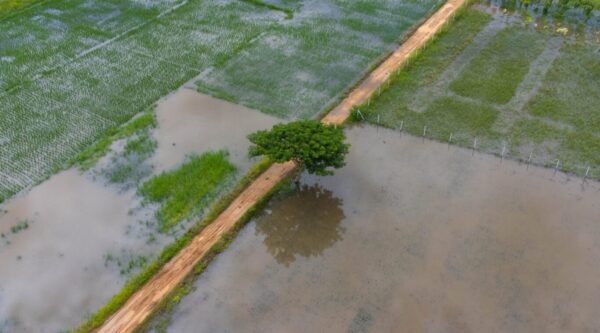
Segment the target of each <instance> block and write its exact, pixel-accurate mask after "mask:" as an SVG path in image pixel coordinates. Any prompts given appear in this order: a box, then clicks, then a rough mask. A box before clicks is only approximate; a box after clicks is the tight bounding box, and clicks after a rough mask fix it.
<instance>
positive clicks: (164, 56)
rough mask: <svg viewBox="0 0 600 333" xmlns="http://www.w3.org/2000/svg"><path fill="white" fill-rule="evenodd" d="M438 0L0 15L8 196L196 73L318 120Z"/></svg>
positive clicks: (204, 83)
mask: <svg viewBox="0 0 600 333" xmlns="http://www.w3.org/2000/svg"><path fill="white" fill-rule="evenodd" d="M434 4H435V3H434V1H429V2H427V1H425V2H423V1H419V2H417V1H416V0H411V1H406V2H394V3H392V2H387V1H386V2H371V1H353V2H346V1H333V0H331V1H314V2H310V1H308V2H301V3H300V2H298V1H289V0H286V1H281V5H285V6H291V7H290V8H293V9H294V10H296V13H295V15H294V16H293V18H292V19H286V18H285V15H284V14H283V13H282V12H280V11H276V10H270V9H269V8H266V7H264V6H256V5H254V4H252V3H249V2H244V1H237V0H219V1H196V0H189V1H184V0H174V1H168V0H164V1H160V0H156V1H138V0H129V1H122V0H108V1H97V0H67V1H59V0H51V1H48V2H44V3H42V4H40V5H37V6H33V7H31V8H29V9H26V10H24V11H22V12H21V13H20V14H19V15H16V16H11V17H7V18H5V19H0V30H1V31H3V34H2V35H1V36H0V73H2V74H1V75H0V100H1V102H2V104H1V105H0V111H1V115H0V130H1V132H0V149H1V154H0V155H2V157H0V170H1V171H0V196H2V197H4V198H6V197H9V196H11V195H12V194H14V193H16V192H18V191H19V190H21V189H23V188H26V187H28V186H31V185H34V184H36V183H37V182H39V181H41V180H42V179H44V178H45V177H47V176H48V175H49V174H50V173H51V172H53V171H55V170H56V169H57V168H60V167H61V166H64V165H65V162H66V161H69V160H71V159H72V158H73V157H74V156H75V155H76V154H77V153H78V152H79V151H80V150H81V149H82V148H84V147H85V146H87V145H89V144H91V143H92V142H94V141H95V140H97V139H99V138H100V137H101V136H102V135H103V133H105V131H106V130H107V129H109V128H112V127H115V126H118V125H120V124H122V123H124V122H125V121H127V120H129V119H130V118H131V117H132V116H133V115H135V114H136V113H138V112H140V111H142V110H145V109H147V108H148V107H149V106H150V105H151V104H153V103H155V102H156V101H157V100H158V99H160V98H161V97H162V96H165V95H167V94H168V93H169V92H171V91H173V90H175V89H177V88H178V87H180V86H181V85H182V84H184V83H185V82H188V81H189V80H191V79H193V78H197V79H196V81H197V83H198V85H199V87H200V89H201V90H204V91H209V92H211V93H213V94H214V95H217V96H221V97H226V98H228V99H230V100H235V101H237V102H241V103H244V104H247V105H251V106H253V107H255V108H258V109H260V110H263V111H265V112H270V113H273V114H277V115H279V116H282V117H310V116H312V115H314V114H316V113H317V112H319V111H321V110H322V109H323V108H324V107H325V106H326V105H327V104H328V103H330V102H331V101H333V100H334V99H335V98H336V97H337V96H339V95H340V93H341V92H342V91H343V90H344V89H345V88H346V87H348V85H349V83H351V82H353V81H356V80H357V79H358V78H359V77H360V75H361V74H362V73H363V72H364V71H365V70H366V69H367V67H368V65H369V64H371V63H373V62H374V61H375V60H376V59H377V57H378V56H380V55H381V53H382V52H383V51H384V50H385V49H386V48H390V47H391V46H392V44H393V42H394V41H396V40H397V38H398V36H399V35H400V34H401V32H402V31H404V30H405V29H406V28H408V27H409V26H410V25H411V24H412V23H414V22H415V21H416V20H418V19H419V18H421V17H422V16H423V15H424V14H425V13H426V12H427V11H429V10H431V9H432V7H433V6H434Z"/></svg>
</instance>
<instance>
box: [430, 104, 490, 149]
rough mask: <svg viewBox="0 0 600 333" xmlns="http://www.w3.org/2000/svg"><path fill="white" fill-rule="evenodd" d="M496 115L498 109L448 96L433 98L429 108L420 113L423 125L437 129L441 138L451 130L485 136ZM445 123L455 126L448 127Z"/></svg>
mask: <svg viewBox="0 0 600 333" xmlns="http://www.w3.org/2000/svg"><path fill="white" fill-rule="evenodd" d="M497 117H498V110H496V109H495V108H493V107H491V106H489V105H484V104H474V103H469V102H464V101H459V100H456V99H454V98H450V97H442V98H439V99H437V100H435V101H434V102H433V103H432V104H431V106H430V107H429V109H427V111H425V112H424V113H423V114H422V117H421V118H423V119H422V120H421V122H422V123H423V124H424V126H426V125H427V126H431V127H432V128H435V129H444V130H438V132H437V134H440V135H441V137H440V138H443V139H446V138H447V137H448V135H450V133H452V132H456V133H468V134H469V135H471V136H474V137H482V136H487V135H489V134H490V133H492V125H493V124H494V122H495V121H496V118H497ZM447 124H453V125H455V126H453V127H448V126H447Z"/></svg>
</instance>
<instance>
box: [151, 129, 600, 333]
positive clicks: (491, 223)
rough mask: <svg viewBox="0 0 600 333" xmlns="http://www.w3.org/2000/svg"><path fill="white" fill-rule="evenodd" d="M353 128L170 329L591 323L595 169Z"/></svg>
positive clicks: (521, 327) (537, 327)
mask: <svg viewBox="0 0 600 333" xmlns="http://www.w3.org/2000/svg"><path fill="white" fill-rule="evenodd" d="M347 135H348V139H349V142H350V143H351V145H352V146H351V150H350V153H349V155H348V159H347V162H348V163H347V165H346V167H344V168H343V169H341V170H338V171H337V172H336V174H335V175H334V176H331V177H312V176H306V175H303V177H302V178H301V186H300V190H296V191H291V192H285V191H284V192H283V193H282V194H281V195H279V196H278V197H276V198H274V199H273V200H272V201H271V203H270V205H269V206H268V207H267V208H266V209H265V212H264V213H263V214H262V215H261V216H259V217H257V218H256V219H255V220H254V221H252V222H251V223H249V224H248V225H247V226H246V227H245V228H244V229H243V230H242V231H241V232H240V234H239V235H238V237H237V238H236V240H235V241H234V242H233V243H232V244H231V245H230V246H229V248H228V249H227V250H226V251H225V252H224V253H222V254H220V255H219V256H218V257H217V259H216V260H215V261H213V262H212V263H211V265H210V266H209V267H208V269H207V270H206V271H205V272H204V273H203V274H202V275H201V276H200V278H199V279H198V280H197V281H196V282H195V283H194V284H193V286H192V288H191V289H192V290H193V291H192V292H191V293H190V294H189V295H188V296H186V297H185V298H183V299H182V300H181V302H180V303H179V305H177V306H176V308H175V310H174V312H173V313H172V315H171V318H170V325H169V329H168V330H167V331H168V332H177V333H192V332H193V333H197V332H446V333H447V332H460V333H465V332H592V331H594V330H597V329H598V328H600V318H598V316H597V309H598V308H599V307H600V282H599V281H598V279H597V277H598V275H599V274H600V265H599V263H600V223H599V222H600V220H599V218H600V183H598V182H595V181H589V180H588V181H586V182H585V183H584V182H583V180H582V179H581V178H578V177H572V176H569V175H566V174H563V173H560V172H559V173H556V174H554V171H553V170H551V169H544V168H540V167H529V168H528V167H527V165H526V164H524V163H517V162H515V161H512V160H508V161H507V160H504V161H502V160H501V159H500V158H499V157H496V156H492V155H488V154H474V155H473V154H472V152H471V151H470V150H469V149H465V148H458V147H456V146H448V145H447V144H444V143H439V142H435V141H430V140H425V141H423V140H422V139H421V138H418V137H414V136H410V135H406V134H401V133H399V132H397V131H392V130H388V129H383V128H376V127H373V126H365V127H360V126H354V127H352V128H350V129H348V130H347ZM162 327H164V326H162Z"/></svg>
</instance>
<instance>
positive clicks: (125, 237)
mask: <svg viewBox="0 0 600 333" xmlns="http://www.w3.org/2000/svg"><path fill="white" fill-rule="evenodd" d="M156 117H157V120H158V127H157V128H156V130H155V131H154V133H153V136H154V138H155V139H156V140H157V143H158V147H157V150H156V152H155V154H154V156H153V157H152V158H151V164H152V165H154V174H156V173H158V172H161V171H163V170H167V169H172V168H175V167H177V166H178V165H180V164H181V163H182V162H183V161H184V159H185V156H186V155H188V154H192V153H194V154H201V153H204V152H206V151H209V150H219V149H227V150H228V151H229V152H230V154H229V157H230V159H231V161H232V163H233V164H235V165H236V166H237V167H238V170H239V172H238V174H243V172H245V170H246V169H247V168H248V167H249V166H250V165H251V163H252V162H251V161H250V160H249V159H248V157H247V155H246V154H245V152H246V151H247V147H248V145H249V143H248V141H247V139H246V138H245V136H246V135H247V134H249V133H251V132H253V131H256V130H259V129H266V128H269V127H271V126H272V125H273V124H274V123H275V122H276V121H277V119H275V118H273V117H270V116H267V115H264V114H262V113H260V112H258V111H253V110H250V109H247V108H245V107H242V106H239V105H234V104H231V103H228V102H224V101H219V100H216V99H214V98H211V97H208V96H205V95H202V94H198V93H196V92H194V91H191V90H186V89H183V90H180V91H178V92H177V93H175V94H173V95H172V96H170V97H169V98H167V99H166V100H165V101H163V102H162V103H160V104H159V105H158V106H157V109H156ZM102 163H108V164H110V163H111V160H110V158H105V159H104V161H101V164H102ZM95 174H96V173H95V172H94V170H92V172H87V173H84V174H81V173H79V172H78V171H77V170H75V169H70V170H67V171H64V172H61V173H59V174H57V175H55V176H53V177H51V178H50V179H49V180H47V181H46V182H44V183H42V184H40V185H39V186H37V187H35V188H33V189H32V190H31V191H30V192H28V193H26V194H24V195H22V196H20V197H16V198H14V199H13V200H11V201H9V202H8V203H6V204H5V205H3V206H2V207H1V209H0V236H1V238H0V267H2V273H1V274H0V332H57V331H60V330H63V329H67V328H72V327H75V326H76V325H77V324H79V323H80V322H81V321H83V320H84V319H85V317H86V315H88V314H90V313H92V312H94V311H96V310H97V309H98V308H99V307H100V306H102V305H103V304H104V303H106V302H107V301H108V299H109V298H110V297H111V296H112V295H113V294H115V293H116V292H117V291H118V290H119V289H120V288H121V287H122V285H123V283H124V281H125V279H126V278H127V276H129V275H130V274H131V273H133V272H135V270H136V269H137V268H139V266H141V265H143V264H144V262H146V261H147V260H151V258H153V257H154V256H155V255H156V254H157V253H158V252H159V251H160V249H161V248H162V247H164V246H165V245H166V244H167V243H169V242H171V241H172V240H173V238H172V237H171V236H169V235H164V234H160V233H158V232H157V230H156V228H154V227H153V226H152V224H149V221H152V220H153V211H152V210H151V209H149V208H147V207H143V206H142V205H141V204H140V198H139V197H138V196H137V195H136V189H135V188H131V189H128V190H125V191H119V189H118V186H113V185H110V184H106V182H105V181H104V180H102V179H99V178H101V177H93V176H94V175H95Z"/></svg>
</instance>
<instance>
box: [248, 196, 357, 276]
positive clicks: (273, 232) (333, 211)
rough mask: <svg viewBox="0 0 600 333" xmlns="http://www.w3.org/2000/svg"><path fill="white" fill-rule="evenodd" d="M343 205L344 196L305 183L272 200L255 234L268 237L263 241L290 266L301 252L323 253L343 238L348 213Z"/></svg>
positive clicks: (274, 254) (314, 254)
mask: <svg viewBox="0 0 600 333" xmlns="http://www.w3.org/2000/svg"><path fill="white" fill-rule="evenodd" d="M341 207H342V199H340V198H336V197H334V196H333V193H332V192H331V191H329V190H327V189H324V188H322V187H321V186H319V185H313V186H308V185H304V186H302V187H301V188H300V189H299V190H298V191H296V192H294V193H293V194H291V195H288V196H286V197H284V198H282V199H280V200H277V201H275V202H274V203H273V205H272V206H271V209H272V212H271V213H270V214H268V215H264V216H263V217H262V218H261V219H260V220H259V221H258V222H257V223H256V234H260V235H263V236H264V237H265V238H264V241H263V243H264V244H265V245H266V247H267V251H268V252H269V253H270V254H271V255H272V256H273V257H274V258H275V260H277V262H278V263H280V264H282V265H284V266H286V267H288V266H289V265H290V264H291V263H292V262H294V261H295V260H296V258H297V257H298V256H301V257H305V258H308V257H313V256H314V257H317V256H320V255H321V254H322V253H323V251H325V249H327V248H329V247H331V246H332V245H333V244H335V243H336V242H338V241H340V240H342V238H343V237H342V235H343V233H344V231H345V229H344V228H343V227H342V226H341V222H342V221H343V220H344V218H345V217H346V216H345V215H344V211H343V210H342V208H341Z"/></svg>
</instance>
